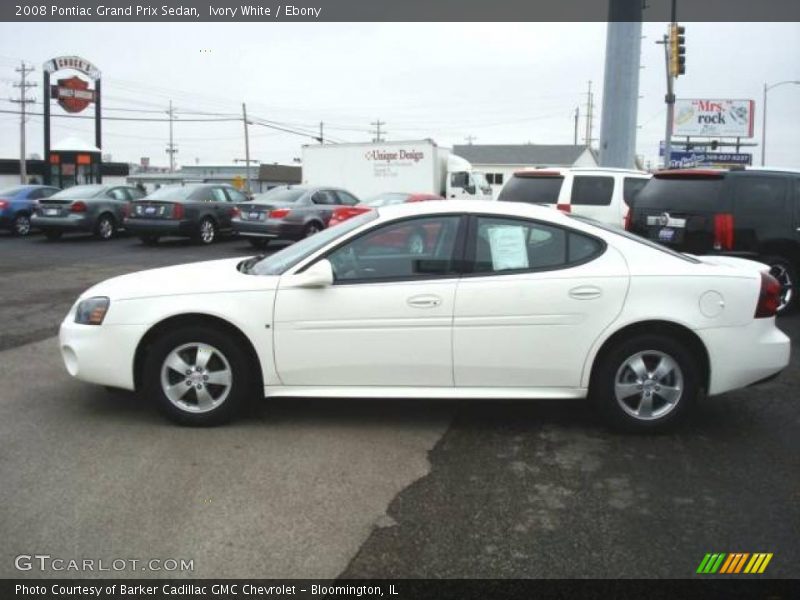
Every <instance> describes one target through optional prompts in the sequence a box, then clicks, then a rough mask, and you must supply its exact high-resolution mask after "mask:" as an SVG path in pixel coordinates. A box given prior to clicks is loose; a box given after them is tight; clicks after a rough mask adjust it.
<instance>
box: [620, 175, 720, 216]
mask: <svg viewBox="0 0 800 600" xmlns="http://www.w3.org/2000/svg"><path fill="white" fill-rule="evenodd" d="M723 181H724V180H723V178H722V177H696V176H693V177H685V178H684V177H664V178H661V177H653V178H652V179H651V180H650V181H648V182H647V185H645V186H644V188H643V189H642V191H641V192H639V195H638V196H636V209H637V210H641V209H656V210H681V211H692V210H700V211H703V212H705V211H711V212H713V211H714V210H717V209H718V208H720V207H719V204H720V192H721V190H722V184H723Z"/></svg>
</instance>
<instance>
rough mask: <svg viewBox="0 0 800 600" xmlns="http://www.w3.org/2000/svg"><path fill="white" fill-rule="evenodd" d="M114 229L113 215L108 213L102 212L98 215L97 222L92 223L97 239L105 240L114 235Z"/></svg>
mask: <svg viewBox="0 0 800 600" xmlns="http://www.w3.org/2000/svg"><path fill="white" fill-rule="evenodd" d="M116 230H117V225H116V223H115V222H114V217H112V216H111V215H109V214H108V213H104V214H102V215H100V216H99V217H98V219H97V223H95V225H94V236H95V237H96V238H97V239H98V240H103V241H104V242H105V241H108V240H110V239H111V238H113V237H114V233H116Z"/></svg>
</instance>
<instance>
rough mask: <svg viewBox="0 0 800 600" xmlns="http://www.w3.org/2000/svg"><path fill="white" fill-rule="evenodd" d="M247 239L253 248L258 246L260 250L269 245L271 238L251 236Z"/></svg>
mask: <svg viewBox="0 0 800 600" xmlns="http://www.w3.org/2000/svg"><path fill="white" fill-rule="evenodd" d="M247 241H248V242H250V245H251V246H252V247H253V248H258V249H259V250H265V249H266V247H267V246H269V239H266V238H249V239H248V240H247Z"/></svg>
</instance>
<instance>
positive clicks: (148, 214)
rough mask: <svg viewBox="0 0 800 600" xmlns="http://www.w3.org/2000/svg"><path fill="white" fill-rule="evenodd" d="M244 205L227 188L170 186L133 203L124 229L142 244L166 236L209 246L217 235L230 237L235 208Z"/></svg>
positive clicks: (241, 196) (243, 198)
mask: <svg viewBox="0 0 800 600" xmlns="http://www.w3.org/2000/svg"><path fill="white" fill-rule="evenodd" d="M246 202H247V197H246V196H245V195H244V194H243V193H241V192H240V191H239V190H237V189H236V188H234V187H233V186H229V185H220V184H211V183H198V184H189V185H169V186H165V187H162V188H159V189H157V190H155V191H154V192H152V193H151V194H149V195H147V196H146V197H144V198H142V199H141V200H137V201H136V202H132V203H131V205H130V208H129V210H128V216H127V218H126V219H125V227H126V228H127V229H128V230H129V231H130V232H131V233H133V234H135V235H138V236H139V238H140V239H141V240H142V241H143V242H144V243H145V244H156V243H158V240H159V239H160V238H162V237H165V236H177V237H188V238H192V239H193V240H195V241H196V242H198V243H200V244H211V243H213V242H214V240H216V239H217V237H219V235H220V234H222V233H230V231H231V216H232V215H233V212H234V208H235V204H236V203H246Z"/></svg>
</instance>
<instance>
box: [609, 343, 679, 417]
mask: <svg viewBox="0 0 800 600" xmlns="http://www.w3.org/2000/svg"><path fill="white" fill-rule="evenodd" d="M683 381H684V378H683V372H682V371H681V368H680V365H679V364H678V362H677V361H676V360H675V359H674V358H672V357H671V356H670V355H669V354H666V353H664V352H661V351H659V350H645V351H643V352H637V353H636V354H634V355H632V356H630V357H628V358H627V359H626V360H625V361H623V362H622V365H621V366H620V367H619V369H618V370H617V374H616V376H615V377H614V396H615V397H616V400H617V403H618V404H619V406H620V408H622V410H623V411H625V412H626V413H627V414H628V415H630V416H631V417H633V418H635V419H639V420H642V421H653V420H656V419H661V418H662V417H665V416H666V415H667V414H669V413H671V412H672V411H673V410H674V409H675V408H676V407H677V406H678V403H679V402H680V400H681V398H682V397H683V392H684V384H683Z"/></svg>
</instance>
